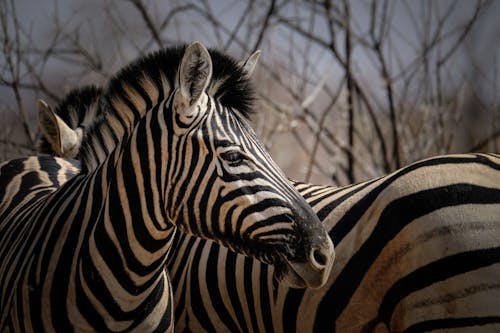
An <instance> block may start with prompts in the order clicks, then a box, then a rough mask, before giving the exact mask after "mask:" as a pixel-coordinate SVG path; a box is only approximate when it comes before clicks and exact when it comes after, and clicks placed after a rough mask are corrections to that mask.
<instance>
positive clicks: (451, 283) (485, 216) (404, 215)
mask: <svg viewBox="0 0 500 333" xmlns="http://www.w3.org/2000/svg"><path fill="white" fill-rule="evenodd" d="M296 187H297V189H298V190H299V192H300V193H301V194H302V195H303V196H304V197H305V198H306V199H307V201H308V202H309V203H310V204H311V206H312V207H313V209H314V211H315V212H316V213H317V214H318V216H319V217H320V219H321V220H322V221H323V223H324V224H325V227H326V229H327V230H328V232H329V234H330V237H331V238H332V240H333V242H334V245H335V248H336V253H337V257H336V263H335V266H334V268H333V270H332V273H331V274H330V277H329V279H328V281H327V283H326V284H325V286H323V287H322V288H320V289H316V290H311V289H306V290H294V289H290V288H287V287H285V286H276V285H275V284H274V283H273V278H272V275H273V268H272V267H271V266H268V265H265V264H261V263H259V262H257V261H255V260H253V259H251V258H245V257H243V256H240V255H238V254H235V253H234V252H231V251H228V250H227V249H225V248H223V247H220V246H219V245H217V244H214V243H213V242H210V241H204V240H197V239H194V238H192V237H189V236H185V235H179V237H178V239H177V240H176V245H175V252H174V253H175V255H173V256H172V257H171V258H172V260H169V261H168V263H167V266H168V267H169V271H170V274H171V278H172V284H173V286H174V302H175V304H176V320H177V323H178V326H177V328H176V331H178V332H190V331H192V332H425V331H446V332H449V331H453V330H454V329H455V330H456V331H457V332H467V331H474V332H476V331H481V332H497V331H498V330H499V329H500V283H499V281H500V157H499V156H498V155H482V154H479V155H450V156H441V157H434V158H431V159H427V160H423V161H420V162H417V163H414V164H412V165H410V166H408V167H405V168H403V169H401V170H398V171H396V172H394V173H392V174H390V175H388V176H385V177H382V178H379V179H374V180H370V181H367V182H363V183H360V184H356V185H351V186H348V187H344V188H334V187H329V186H315V185H310V184H300V183H297V184H296Z"/></svg>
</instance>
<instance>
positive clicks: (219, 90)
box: [108, 45, 255, 118]
mask: <svg viewBox="0 0 500 333" xmlns="http://www.w3.org/2000/svg"><path fill="white" fill-rule="evenodd" d="M186 47H187V46H186V45H180V46H175V47H169V48H165V49H162V50H159V51H156V52H153V53H151V54H149V55H146V56H144V57H142V58H139V59H138V60H136V61H134V62H132V63H131V64H130V65H128V66H126V67H125V68H123V69H122V70H121V71H119V72H118V73H117V74H116V75H115V76H114V77H113V78H112V79H111V81H110V83H109V87H108V91H109V92H110V93H111V94H113V92H115V91H116V92H119V91H120V89H121V87H123V85H131V86H133V87H137V78H138V77H149V78H151V79H153V80H154V81H156V82H158V83H160V82H162V78H161V76H164V78H166V79H167V81H168V83H169V84H170V86H171V87H174V86H175V85H176V75H177V70H178V67H179V64H180V62H181V60H182V57H183V55H184V51H185V49H186ZM208 51H209V53H210V57H211V60H212V66H213V68H212V78H211V81H210V83H209V86H208V88H207V93H208V94H209V95H211V96H212V97H214V98H215V100H217V101H218V102H219V103H221V104H222V105H223V106H225V107H228V108H231V109H236V110H238V111H239V112H240V113H241V114H242V115H243V116H244V117H245V118H249V117H250V114H251V113H252V106H253V101H254V100H255V92H254V89H253V86H252V84H251V81H250V79H249V77H248V75H246V73H245V72H244V70H243V68H242V67H241V66H240V65H239V64H238V62H237V61H236V60H235V59H234V58H232V57H231V56H229V55H226V54H223V53H221V52H219V51H217V50H215V49H209V50H208Z"/></svg>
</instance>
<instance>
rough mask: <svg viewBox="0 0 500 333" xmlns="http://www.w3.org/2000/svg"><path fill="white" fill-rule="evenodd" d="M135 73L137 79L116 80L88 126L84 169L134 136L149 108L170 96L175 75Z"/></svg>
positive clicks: (93, 166)
mask: <svg viewBox="0 0 500 333" xmlns="http://www.w3.org/2000/svg"><path fill="white" fill-rule="evenodd" d="M135 75H136V76H137V78H135V79H134V80H120V81H118V79H115V80H113V81H112V84H111V85H110V87H109V89H108V90H107V91H106V94H105V95H104V96H103V102H102V103H101V105H100V107H101V108H102V110H101V112H100V113H101V116H100V117H99V118H98V119H97V120H96V121H95V122H94V123H93V124H92V126H91V127H90V128H88V130H87V132H86V134H85V137H84V139H83V141H82V147H81V150H80V155H79V159H80V160H81V161H82V169H83V170H84V172H91V171H93V170H95V169H96V168H97V167H98V166H99V165H101V164H102V163H103V162H104V161H105V160H106V159H107V157H108V156H109V155H110V153H111V152H112V151H113V150H115V149H116V147H117V146H118V145H119V144H120V143H122V142H125V141H127V140H128V139H130V135H131V134H132V132H133V130H134V128H135V127H136V126H137V124H138V123H139V122H140V121H141V119H143V118H144V116H145V115H146V114H147V113H148V112H149V110H151V109H153V108H155V107H158V105H159V104H162V103H161V102H162V101H164V100H165V98H167V97H168V96H169V94H170V90H171V86H172V83H171V81H172V79H167V78H166V76H165V75H162V73H160V74H159V77H157V78H155V79H153V78H152V77H151V76H150V75H149V74H148V73H147V72H146V71H142V72H139V73H136V74H135ZM115 81H116V82H115ZM137 82H140V83H137Z"/></svg>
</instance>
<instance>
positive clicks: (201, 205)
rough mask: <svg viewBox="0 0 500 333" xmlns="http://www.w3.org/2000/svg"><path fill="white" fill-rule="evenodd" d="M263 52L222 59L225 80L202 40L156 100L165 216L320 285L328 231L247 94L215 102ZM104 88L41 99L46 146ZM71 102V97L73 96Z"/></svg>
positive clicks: (66, 134) (85, 112) (63, 134)
mask: <svg viewBox="0 0 500 333" xmlns="http://www.w3.org/2000/svg"><path fill="white" fill-rule="evenodd" d="M211 53H212V54H214V53H216V52H215V51H211ZM259 53H260V52H259V51H257V52H255V53H254V54H252V55H251V56H250V57H248V58H247V59H246V60H244V61H242V62H240V63H239V64H236V63H234V64H231V66H228V67H229V68H234V69H235V70H237V71H238V73H237V75H235V77H236V78H237V80H227V81H226V82H224V77H226V76H227V74H228V73H227V72H224V73H223V74H222V75H221V73H219V71H217V72H216V73H214V74H217V75H219V77H212V70H213V69H212V68H217V69H220V68H219V67H220V66H226V64H222V65H221V61H220V56H219V57H217V54H215V55H214V56H215V58H214V59H215V61H216V63H215V65H216V66H215V67H212V57H211V56H210V53H208V52H207V50H206V49H205V48H204V47H203V46H202V45H201V44H199V43H194V44H192V45H191V46H189V47H188V48H187V49H185V52H184V56H183V57H182V59H181V60H180V63H179V66H178V70H177V74H176V81H177V84H176V86H177V89H176V90H174V91H172V92H171V93H170V94H169V95H170V97H169V98H167V103H166V104H165V106H164V107H163V108H158V109H157V112H158V113H162V115H163V117H160V118H163V120H164V123H163V124H164V126H163V125H162V126H163V127H165V128H166V129H167V130H166V131H164V132H165V133H168V135H166V137H165V133H163V132H162V134H161V135H158V138H157V139H158V142H159V143H160V144H162V145H163V147H162V148H161V149H159V151H162V152H163V153H165V155H166V157H165V160H167V161H168V163H167V164H168V167H166V170H168V175H166V176H165V177H164V179H165V183H166V184H165V186H164V188H165V193H164V195H165V198H168V200H165V203H166V205H165V207H164V208H165V211H166V215H167V218H168V219H169V220H170V221H171V222H172V223H173V224H174V225H176V226H178V227H179V228H180V229H182V230H183V231H184V232H187V233H190V234H194V235H197V236H200V237H203V238H210V239H214V240H216V241H218V242H219V243H221V244H223V245H225V246H227V247H229V248H231V249H232V250H234V251H237V252H241V253H244V254H246V255H249V256H252V257H256V258H258V259H260V260H261V261H264V262H266V263H270V264H274V265H275V267H276V269H275V276H276V278H277V279H278V280H285V281H287V282H288V283H289V284H290V285H291V286H295V287H305V286H309V287H319V286H321V285H322V284H324V283H325V282H326V279H327V277H328V275H329V272H330V270H331V267H332V264H333V260H334V249H333V244H332V242H331V240H330V238H329V237H328V235H327V234H326V232H325V231H324V229H323V227H322V225H321V224H320V222H319V221H318V218H317V217H316V215H315V214H314V212H313V211H312V210H311V208H310V207H309V205H308V204H307V203H306V202H305V201H304V199H303V198H302V197H301V196H300V195H299V194H298V192H297V191H296V190H295V189H294V188H293V186H292V184H290V182H289V181H288V180H287V179H286V177H285V176H284V175H283V173H282V172H281V170H280V169H279V168H278V167H277V165H276V164H275V163H274V162H273V161H272V159H271V158H270V156H269V154H268V153H267V152H266V150H265V149H264V147H263V145H262V144H261V143H260V142H259V140H258V139H257V137H256V135H255V133H254V131H253V130H252V128H251V127H250V126H249V125H248V124H247V121H246V119H245V117H246V115H247V113H248V109H249V106H248V103H246V104H245V102H243V104H242V106H241V107H239V108H235V107H228V105H232V104H234V103H221V100H222V101H224V102H225V101H226V100H227V99H232V100H234V99H238V98H239V94H238V93H235V94H234V95H233V96H231V95H230V96H228V94H227V91H235V90H236V89H219V88H220V87H221V85H231V84H235V82H236V84H241V83H243V85H244V86H245V83H248V81H249V80H248V77H249V76H250V75H251V73H252V71H253V69H254V67H255V65H256V62H257V60H258V57H259ZM222 59H223V60H225V61H229V60H231V61H232V59H227V57H225V56H224V57H223V58H222ZM233 65H234V66H233ZM217 66H218V67H217ZM228 67H226V68H225V69H224V70H225V71H227V68H228ZM213 76H215V75H213ZM239 76H241V78H240V77H239ZM211 77H212V80H211ZM233 78H234V76H233ZM240 88H241V87H240ZM246 88H247V87H246V86H245V88H243V89H239V90H238V91H239V92H240V93H241V92H242V91H245V90H246ZM218 90H219V91H224V92H226V94H222V95H221V94H220V93H218V92H217V91H218ZM79 91H80V95H81V96H80V98H78V94H79V93H78V92H79ZM102 93H103V91H101V90H97V89H95V88H84V89H80V90H77V91H75V92H74V93H70V94H69V95H68V98H67V99H66V100H65V102H63V103H62V104H61V105H60V107H58V108H57V109H56V112H55V114H54V112H52V110H51V109H50V108H48V106H47V105H44V103H39V112H40V120H41V121H40V125H41V128H42V132H43V133H44V135H45V137H46V138H45V139H46V141H48V142H49V143H50V144H51V146H52V152H54V153H56V154H58V155H59V156H61V153H60V152H59V151H60V150H61V148H59V147H64V146H72V145H73V144H74V142H75V139H74V137H77V138H78V137H81V135H80V134H79V133H71V131H70V130H68V129H67V127H68V126H65V122H66V123H67V124H68V125H69V126H70V127H71V128H72V129H74V131H75V132H76V131H78V130H80V129H82V128H85V127H87V126H90V127H92V124H90V125H89V122H90V123H91V121H89V120H88V119H89V118H91V117H94V118H96V116H97V115H98V113H100V112H102V110H101V109H99V108H97V107H96V105H98V104H99V99H100V98H101V96H100V95H101V94H102ZM248 93H249V94H251V91H248ZM246 97H247V98H246V100H247V101H248V96H246ZM75 101H77V102H78V103H77V105H76V106H74V105H72V103H74V102H75ZM236 104H238V103H236ZM72 110H73V111H72ZM66 113H70V114H74V115H73V116H67V115H66V116H64V117H63V118H64V119H61V118H59V117H58V115H57V114H60V115H61V116H63V115H64V114H66ZM44 114H46V115H44ZM89 114H90V116H89ZM77 115H78V116H77ZM149 115H151V113H149ZM66 118H68V119H66ZM73 118H74V119H73ZM43 119H47V120H50V121H45V122H43ZM75 119H79V121H76V120H75ZM82 122H83V123H85V124H86V126H83V127H82V126H81V124H80V123H82ZM162 126H160V127H162ZM44 127H45V128H44ZM162 135H163V136H162ZM50 137H52V138H50ZM78 143H79V141H78V142H77V144H78ZM49 148H50V147H49ZM49 151H50V149H49ZM72 152H73V150H72ZM75 156H76V155H75ZM186 156H189V157H188V158H186ZM70 157H74V156H70Z"/></svg>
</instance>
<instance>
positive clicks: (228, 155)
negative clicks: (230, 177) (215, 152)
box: [220, 150, 245, 166]
mask: <svg viewBox="0 0 500 333" xmlns="http://www.w3.org/2000/svg"><path fill="white" fill-rule="evenodd" d="M220 156H221V158H222V159H223V160H224V161H226V162H227V163H228V164H229V165H230V166H239V165H241V164H242V163H243V161H244V160H245V156H243V154H241V153H240V152H238V151H234V150H230V151H226V152H223V153H221V155H220Z"/></svg>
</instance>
